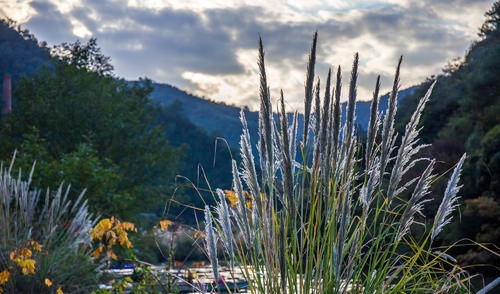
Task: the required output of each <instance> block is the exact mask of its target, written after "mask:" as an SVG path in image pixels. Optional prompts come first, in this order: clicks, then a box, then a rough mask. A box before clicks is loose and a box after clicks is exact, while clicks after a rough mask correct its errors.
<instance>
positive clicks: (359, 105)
mask: <svg viewBox="0 0 500 294" xmlns="http://www.w3.org/2000/svg"><path fill="white" fill-rule="evenodd" d="M417 88H418V86H411V87H408V88H406V89H403V90H401V91H399V94H398V102H399V101H401V100H402V99H404V98H405V97H406V96H408V95H411V94H413V93H414V92H415V90H416V89H417ZM389 95H390V93H387V94H385V95H382V96H381V97H380V100H379V108H380V109H381V111H382V112H384V111H385V109H386V108H387V101H388V98H389ZM150 98H151V99H152V100H153V101H155V102H157V103H159V104H160V105H161V106H164V107H166V106H169V105H172V104H173V103H175V102H176V101H177V102H179V103H181V104H182V109H183V112H184V114H185V115H186V116H187V117H188V118H189V120H190V121H191V122H192V123H193V124H195V125H196V126H199V127H201V128H203V129H205V130H206V131H207V132H209V133H212V134H214V135H216V136H219V137H223V138H224V139H225V140H227V142H228V144H229V145H230V146H231V147H233V148H234V147H237V146H238V143H239V138H240V135H241V122H240V119H239V117H240V111H241V109H243V110H244V112H245V117H246V119H247V122H248V127H249V129H250V133H251V134H252V138H256V133H257V127H258V112H256V111H250V110H249V109H248V108H247V107H237V106H233V105H228V104H225V103H220V102H214V101H211V100H208V99H205V98H200V97H197V96H195V95H193V94H190V93H188V92H186V91H184V90H182V89H179V88H177V87H175V86H172V85H169V84H163V83H156V82H153V91H152V93H151V94H150ZM370 106H371V101H357V102H356V120H357V123H358V125H359V126H360V129H361V131H363V132H364V131H366V129H367V126H368V122H369V119H370ZM346 107H347V103H346V102H343V103H342V112H343V113H345V110H346Z"/></svg>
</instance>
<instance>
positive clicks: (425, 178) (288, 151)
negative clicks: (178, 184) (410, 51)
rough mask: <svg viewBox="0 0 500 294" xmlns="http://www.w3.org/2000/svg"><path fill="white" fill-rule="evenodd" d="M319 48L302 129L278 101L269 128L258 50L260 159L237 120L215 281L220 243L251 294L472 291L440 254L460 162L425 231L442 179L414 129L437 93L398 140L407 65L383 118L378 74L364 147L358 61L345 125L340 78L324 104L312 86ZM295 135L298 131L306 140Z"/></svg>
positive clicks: (328, 85)
mask: <svg viewBox="0 0 500 294" xmlns="http://www.w3.org/2000/svg"><path fill="white" fill-rule="evenodd" d="M316 46H317V33H315V34H314V37H313V42H312V46H311V52H310V55H309V58H308V60H309V62H308V64H307V72H306V82H305V97H304V114H303V118H304V119H303V122H304V124H303V125H301V126H299V124H298V121H299V119H298V115H297V114H295V115H294V117H293V120H292V121H289V116H288V114H287V112H286V109H285V108H286V103H285V99H284V94H283V91H281V92H280V93H279V107H278V108H279V116H278V120H277V121H275V120H274V116H273V114H272V112H271V109H272V104H271V94H270V92H269V85H268V81H267V77H266V68H265V60H264V55H265V54H264V47H263V45H262V40H259V49H258V52H259V57H258V65H259V69H260V90H259V93H260V102H261V107H260V112H259V129H258V138H257V140H258V141H257V142H258V143H257V146H258V148H257V150H258V153H257V154H256V155H255V156H254V154H253V149H252V146H253V144H255V141H252V140H255V138H251V137H250V132H249V131H248V125H247V122H246V118H245V115H244V113H243V112H241V116H240V119H241V122H242V135H241V140H240V151H241V158H242V161H241V163H239V164H238V163H236V161H233V163H232V173H233V191H234V194H235V195H236V196H237V197H234V198H236V199H237V203H234V206H232V207H231V209H228V207H227V205H226V203H225V201H226V200H225V199H223V197H222V192H219V191H218V192H217V194H219V196H220V197H219V202H220V203H218V204H217V218H218V220H219V221H218V225H216V226H214V225H213V223H214V222H213V221H212V220H211V218H212V214H211V212H210V209H209V208H208V207H206V208H205V218H206V220H205V222H206V244H207V249H208V250H207V251H208V253H209V254H208V256H209V259H210V261H211V262H212V266H213V267H214V275H215V276H216V278H217V275H218V273H217V271H218V270H217V266H218V260H217V252H216V246H217V235H218V236H220V238H218V239H219V240H221V242H222V243H223V245H224V248H226V251H227V254H226V256H227V257H228V258H230V259H232V254H233V253H230V250H229V248H230V247H231V246H233V247H234V248H233V250H234V256H235V261H236V262H237V264H238V265H239V267H240V268H241V269H242V271H243V274H244V276H245V278H246V279H247V281H248V282H249V284H250V292H252V293H347V292H350V293H434V292H439V291H442V289H446V291H460V292H469V288H468V287H467V285H466V284H467V283H466V282H467V281H468V279H470V277H468V276H467V275H463V273H465V271H463V269H461V268H460V267H459V266H458V265H457V264H455V262H454V261H453V258H449V257H450V253H449V248H444V249H443V248H442V247H440V252H441V253H436V252H437V250H435V249H434V247H433V246H434V245H433V242H434V240H435V238H436V236H437V235H438V234H439V233H440V232H441V231H442V230H443V228H444V227H445V226H446V225H447V224H448V223H449V222H450V221H451V217H452V215H453V212H454V210H455V209H456V207H457V199H458V196H457V192H458V190H459V188H460V187H459V186H458V181H459V173H460V169H461V167H462V164H463V161H464V159H465V155H464V157H462V159H461V160H460V162H459V163H458V164H457V167H456V168H455V171H454V173H453V175H452V177H451V179H450V182H449V183H448V188H447V189H446V192H445V196H444V198H443V200H442V203H441V205H440V207H439V209H438V211H437V214H436V217H435V219H434V222H433V223H431V224H427V223H426V220H425V218H424V217H423V205H424V204H425V203H426V202H429V201H432V198H431V197H430V193H431V191H432V184H433V183H434V182H435V180H436V179H437V177H436V175H435V174H434V173H433V171H434V164H435V161H434V160H433V159H428V158H425V157H422V156H421V152H420V151H421V150H422V149H423V148H425V147H426V145H423V144H421V143H420V141H419V139H418V135H419V131H420V127H419V121H420V117H421V115H422V112H423V111H424V108H425V105H426V103H427V101H428V100H429V99H430V95H431V93H432V89H433V86H434V84H433V85H432V86H431V87H430V88H429V89H428V91H427V93H426V94H425V96H424V97H422V98H421V99H420V101H419V103H418V106H417V109H416V110H415V113H414V114H413V116H412V117H411V119H410V121H409V122H408V124H407V125H406V128H405V133H404V135H403V136H402V137H400V138H401V140H398V134H397V132H396V130H395V128H394V124H395V117H396V111H397V95H398V90H399V81H400V67H401V64H402V58H400V59H399V61H398V62H397V67H396V74H395V78H394V81H393V85H392V91H391V94H390V98H389V100H388V106H387V111H386V112H385V113H383V114H382V113H380V111H379V109H378V108H379V107H378V106H379V98H380V97H379V91H380V83H381V81H380V76H379V77H377V79H376V82H375V91H374V92H373V100H372V106H371V111H370V116H371V117H370V120H369V126H368V134H367V141H366V142H362V139H361V138H360V137H359V136H358V133H359V132H358V131H357V130H356V119H355V113H356V112H355V107H356V99H357V90H356V89H357V88H356V87H357V79H358V72H359V70H358V67H359V55H358V54H357V53H356V54H355V55H354V62H353V66H352V70H351V74H350V81H349V85H348V89H349V90H348V93H347V98H348V99H347V108H346V109H347V110H346V114H345V120H344V123H343V124H342V123H341V121H342V120H341V115H342V112H341V105H340V99H341V97H342V96H343V93H342V72H341V68H340V67H338V69H337V72H336V74H335V75H332V73H331V70H328V73H327V77H326V79H325V81H326V82H325V83H324V85H325V89H324V95H323V98H321V97H320V96H321V95H320V93H321V92H320V90H321V89H320V83H319V79H318V81H317V83H316V86H315V87H314V84H315V83H314V79H315V75H316V73H315V61H316ZM332 76H335V79H336V80H335V81H331V79H332ZM332 86H333V87H332ZM299 128H301V129H303V134H302V136H300V137H299V136H297V129H299ZM399 141H400V142H401V143H397V142H399ZM254 158H258V159H259V162H258V163H259V165H257V164H256V161H255V160H254ZM419 162H422V163H425V162H426V163H427V165H426V166H424V168H423V169H424V170H423V172H420V176H418V177H415V178H411V177H409V176H408V175H410V174H415V169H417V168H420V165H417V163H419ZM245 193H246V194H249V195H252V196H251V198H252V205H247V204H248V202H247V201H248V199H247V197H245V196H244V195H245ZM234 198H233V200H234ZM231 223H233V224H234V225H230V224H231ZM416 224H420V225H422V226H421V228H419V229H420V230H414V229H413V228H414V225H416ZM422 228H423V229H422ZM230 262H231V263H233V261H232V260H231V261H230ZM450 268H451V270H450ZM450 277H454V278H450Z"/></svg>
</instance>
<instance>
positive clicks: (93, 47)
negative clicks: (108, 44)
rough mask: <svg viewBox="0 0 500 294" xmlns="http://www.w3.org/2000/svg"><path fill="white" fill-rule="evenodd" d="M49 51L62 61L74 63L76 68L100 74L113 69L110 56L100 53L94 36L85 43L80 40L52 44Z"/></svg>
mask: <svg viewBox="0 0 500 294" xmlns="http://www.w3.org/2000/svg"><path fill="white" fill-rule="evenodd" d="M51 53H52V55H53V56H54V57H56V58H57V59H59V60H60V61H62V62H64V63H67V64H71V65H74V66H76V68H84V69H87V70H88V71H91V72H95V73H98V74H100V75H111V74H112V72H113V69H114V68H113V65H111V63H110V62H111V58H110V57H109V56H105V55H103V54H102V53H101V48H99V47H98V46H97V39H96V38H90V39H89V41H88V42H87V44H82V43H81V42H80V40H78V41H76V42H75V43H66V42H64V43H62V44H60V45H57V46H54V48H53V49H52V52H51Z"/></svg>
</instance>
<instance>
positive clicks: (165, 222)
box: [160, 219, 173, 231]
mask: <svg viewBox="0 0 500 294" xmlns="http://www.w3.org/2000/svg"><path fill="white" fill-rule="evenodd" d="M172 224H173V222H172V221H170V220H168V219H166V220H162V221H160V230H162V231H166V230H167V229H168V227H169V226H170V225H172Z"/></svg>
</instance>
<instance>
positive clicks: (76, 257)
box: [0, 155, 97, 293]
mask: <svg viewBox="0 0 500 294" xmlns="http://www.w3.org/2000/svg"><path fill="white" fill-rule="evenodd" d="M14 160H15V155H14V157H13V159H12V161H11V163H10V165H4V164H3V162H2V163H1V164H0V271H1V270H3V269H9V270H11V271H12V270H13V268H12V266H10V265H9V264H10V263H11V261H10V260H11V259H12V258H11V257H10V258H9V254H10V255H11V256H12V253H11V252H14V251H15V250H16V249H18V248H23V247H25V246H26V245H25V244H29V243H31V242H36V243H39V244H40V245H41V252H40V254H38V257H37V258H36V260H35V264H34V268H33V271H34V273H33V275H30V276H27V275H25V274H22V275H21V274H17V275H16V274H15V272H11V278H10V279H9V283H8V284H7V285H6V288H5V290H7V292H8V293H17V292H22V293H44V292H50V291H51V289H49V288H48V287H47V285H46V284H45V283H44V279H50V280H51V281H52V283H53V284H54V285H58V286H61V287H62V288H63V289H64V291H69V292H70V293H88V292H90V291H91V290H92V289H95V287H96V285H97V279H96V274H95V272H93V269H94V266H93V263H92V260H91V258H90V252H91V251H90V250H88V249H89V248H90V247H89V246H90V245H91V243H90V235H89V231H90V229H92V227H93V226H94V224H95V220H94V218H93V216H92V215H91V214H90V213H89V212H88V208H87V201H86V200H84V199H83V193H82V194H80V195H79V197H78V198H77V199H76V200H75V201H71V200H70V199H69V197H68V196H69V192H70V187H69V186H68V187H64V186H63V185H62V184H61V185H60V186H59V188H58V189H57V190H56V191H50V190H48V189H47V190H46V192H45V193H43V192H42V190H40V189H38V188H36V187H32V184H31V178H32V175H33V170H34V168H35V165H33V168H32V170H31V172H30V174H29V176H28V177H27V179H26V180H23V178H22V174H21V171H18V172H17V173H14V171H13V164H14Z"/></svg>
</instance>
